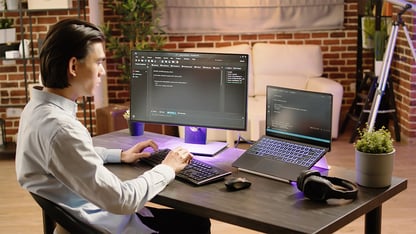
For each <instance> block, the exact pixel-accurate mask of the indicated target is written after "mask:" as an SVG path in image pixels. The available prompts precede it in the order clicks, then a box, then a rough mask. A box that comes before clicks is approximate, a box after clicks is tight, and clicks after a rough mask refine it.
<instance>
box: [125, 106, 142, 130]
mask: <svg viewBox="0 0 416 234" xmlns="http://www.w3.org/2000/svg"><path fill="white" fill-rule="evenodd" d="M123 117H124V119H125V120H126V121H127V126H128V128H129V132H130V135H132V136H141V135H143V133H144V123H142V122H137V121H132V120H131V119H130V109H127V110H126V112H124V114H123Z"/></svg>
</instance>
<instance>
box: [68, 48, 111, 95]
mask: <svg viewBox="0 0 416 234" xmlns="http://www.w3.org/2000/svg"><path fill="white" fill-rule="evenodd" d="M104 61H105V52H104V46H103V44H102V43H93V44H91V45H90V49H89V52H88V55H87V56H86V57H85V58H84V59H82V60H78V61H77V64H76V66H77V71H76V74H77V76H76V77H75V79H74V80H73V81H74V82H73V83H72V84H71V85H72V86H73V87H74V88H76V90H77V92H78V97H80V96H93V95H94V90H95V87H96V86H98V85H99V84H100V83H101V78H102V77H103V76H105V69H104V65H103V63H104Z"/></svg>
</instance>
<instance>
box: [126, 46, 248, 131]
mask: <svg viewBox="0 0 416 234" xmlns="http://www.w3.org/2000/svg"><path fill="white" fill-rule="evenodd" d="M131 61H132V74H131V84H130V87H131V90H130V95H131V101H130V114H131V119H132V120H135V121H141V122H144V123H159V124H169V125H180V126H194V127H207V128H219V129H232V130H246V125H247V121H246V118H247V85H248V83H247V82H248V81H247V76H248V55H247V54H220V53H195V52H168V51H139V50H137V51H132V59H131Z"/></svg>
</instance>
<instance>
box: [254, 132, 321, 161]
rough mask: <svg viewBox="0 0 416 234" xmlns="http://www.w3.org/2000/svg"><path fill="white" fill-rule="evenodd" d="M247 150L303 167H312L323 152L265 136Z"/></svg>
mask: <svg viewBox="0 0 416 234" xmlns="http://www.w3.org/2000/svg"><path fill="white" fill-rule="evenodd" d="M248 151H249V152H250V153H252V154H256V155H258V156H262V157H267V158H271V159H276V160H280V161H284V162H287V163H292V164H296V165H300V166H305V167H312V166H313V165H314V164H315V163H316V162H317V161H318V160H319V159H320V158H321V155H322V154H324V153H325V150H324V149H318V148H313V147H310V146H307V145H299V144H293V143H290V142H286V141H280V140H277V139H270V138H265V137H264V138H261V139H260V141H258V142H257V143H256V144H254V145H253V146H252V147H251V148H250V149H249V150H248Z"/></svg>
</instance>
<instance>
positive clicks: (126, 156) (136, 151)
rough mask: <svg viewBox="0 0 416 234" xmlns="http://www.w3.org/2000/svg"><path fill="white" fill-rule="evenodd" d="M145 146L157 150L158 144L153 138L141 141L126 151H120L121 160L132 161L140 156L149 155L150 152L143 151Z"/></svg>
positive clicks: (135, 160)
mask: <svg viewBox="0 0 416 234" xmlns="http://www.w3.org/2000/svg"><path fill="white" fill-rule="evenodd" d="M147 147H152V148H153V150H154V151H156V150H158V145H157V144H156V143H155V142H154V141H153V140H147V141H142V142H139V143H137V144H136V145H134V146H133V147H131V148H130V149H128V150H126V151H122V152H121V162H124V163H134V162H137V160H139V159H140V158H144V157H149V156H150V152H143V150H144V149H145V148H147Z"/></svg>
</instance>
